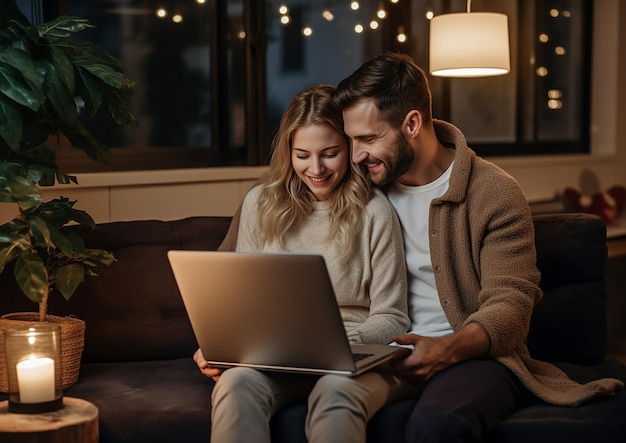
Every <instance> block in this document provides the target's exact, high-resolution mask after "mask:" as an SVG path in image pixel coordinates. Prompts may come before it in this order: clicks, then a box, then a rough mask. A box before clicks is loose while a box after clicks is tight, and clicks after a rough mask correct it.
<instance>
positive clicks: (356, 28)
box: [354, 23, 363, 34]
mask: <svg viewBox="0 0 626 443" xmlns="http://www.w3.org/2000/svg"><path fill="white" fill-rule="evenodd" d="M354 32H356V33H357V34H360V33H361V32H363V25H362V24H361V23H357V24H356V25H354Z"/></svg>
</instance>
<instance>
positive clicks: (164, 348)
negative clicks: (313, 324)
mask: <svg viewBox="0 0 626 443" xmlns="http://www.w3.org/2000/svg"><path fill="white" fill-rule="evenodd" d="M229 223H230V218H228V217H193V218H188V219H184V220H178V221H169V222H162V221H133V222H116V223H105V224H101V225H99V226H98V229H97V230H95V231H86V230H84V229H82V228H81V227H73V228H72V229H76V230H78V231H80V233H81V235H83V236H84V238H85V240H86V243H87V245H88V246H89V247H98V248H105V249H108V250H111V251H113V252H114V253H115V255H116V258H117V262H116V263H114V264H113V265H111V266H110V267H108V268H102V269H100V270H99V276H98V277H94V278H89V279H88V280H86V281H85V282H84V283H83V284H82V285H81V286H80V287H79V289H78V291H77V292H76V294H75V295H74V296H73V297H72V298H71V299H70V301H69V302H66V301H65V300H64V299H63V298H62V297H60V296H58V294H56V296H53V297H51V303H50V308H49V311H50V313H51V314H55V315H75V316H77V317H79V318H82V319H83V320H85V321H86V324H87V330H86V339H85V350H84V353H83V359H82V366H81V372H80V377H79V380H78V383H77V384H76V385H75V386H73V387H71V388H69V389H67V390H66V391H65V392H64V395H66V396H70V397H79V398H83V399H86V400H89V401H91V402H92V403H94V404H95V405H96V406H97V407H98V409H99V415H100V442H101V443H122V442H124V443H135V442H144V441H145V442H148V441H149V442H151V443H160V442H187V443H195V442H198V443H199V442H203V443H206V442H208V441H209V433H210V405H211V401H210V396H211V389H212V385H213V382H212V381H211V380H209V379H207V378H205V377H204V376H202V375H200V373H199V372H198V370H197V368H196V366H195V363H194V362H193V361H192V359H191V355H192V354H193V352H194V351H195V350H196V348H197V345H196V342H195V339H194V336H193V333H192V330H191V327H190V325H189V322H188V319H187V316H186V313H185V310H184V307H183V304H182V302H181V299H180V296H179V294H178V290H177V287H176V284H175V281H174V279H173V276H172V274H171V271H170V268H169V265H168V262H167V258H166V252H167V251H168V250H170V249H216V248H217V247H218V245H219V244H220V242H221V240H222V238H223V237H224V235H225V233H226V231H227V229H228V226H229ZM535 228H536V243H537V251H538V266H539V268H540V270H541V271H542V282H541V286H542V289H543V290H544V299H543V301H542V302H541V303H540V304H539V305H538V306H537V308H536V310H535V314H534V317H533V320H532V324H531V330H530V334H529V337H528V344H529V348H530V349H531V353H532V354H533V355H534V356H535V357H536V358H540V359H543V360H547V361H552V362H556V363H557V364H558V365H559V366H560V367H561V368H562V369H564V370H565V371H566V372H567V373H569V374H570V376H571V377H572V378H574V379H577V380H580V381H584V380H589V379H593V378H600V377H616V378H620V379H621V380H624V381H626V367H625V366H624V365H622V364H620V363H618V362H617V361H605V356H604V355H605V354H604V351H605V344H606V285H605V279H604V273H605V267H606V238H605V237H606V233H605V226H604V224H603V222H602V221H601V220H600V219H599V218H597V217H594V216H589V215H582V214H559V215H547V216H546V215H544V216H536V217H535ZM0 288H1V289H0V290H1V294H0V314H5V313H8V312H17V311H25V310H26V311H33V310H36V306H35V305H33V304H32V303H31V302H29V301H28V300H27V299H26V297H24V296H22V295H21V294H19V293H18V290H17V288H16V286H15V284H14V282H13V278H12V276H11V270H10V269H6V270H5V272H3V273H2V274H0ZM4 398H6V396H4V397H2V396H1V395H0V399H4ZM414 403H415V400H403V401H399V402H396V403H393V404H391V405H388V406H387V407H385V408H384V409H383V410H382V411H380V412H379V413H378V414H377V415H376V416H375V417H374V418H373V419H372V420H371V422H370V424H369V426H368V441H370V442H400V441H403V430H404V426H405V423H406V421H407V418H408V416H409V414H410V412H411V410H412V408H413V405H414ZM305 413H306V405H305V404H304V403H299V404H294V405H291V406H289V407H287V408H285V409H283V410H281V411H279V412H278V413H277V415H276V416H275V417H274V418H273V420H272V423H271V426H272V435H273V441H275V442H289V443H296V442H301V441H302V442H304V441H305V437H304V432H303V423H304V416H305ZM625 439H626V391H620V392H618V393H617V394H616V395H614V396H612V397H609V398H602V399H597V400H593V401H591V402H589V403H587V404H584V405H582V406H580V407H576V408H570V407H558V406H552V405H548V404H545V403H542V402H540V401H537V402H535V403H534V404H532V405H529V406H528V407H525V408H523V409H521V410H519V411H517V412H515V413H514V414H512V415H511V416H510V417H508V418H507V419H506V420H505V421H504V422H503V423H501V424H500V425H499V426H498V427H497V428H496V429H494V430H493V432H492V433H491V435H490V438H489V441H492V442H508V443H513V442H532V443H540V442H550V443H554V442H570V443H571V442H596V441H597V442H620V443H621V442H623V441H625Z"/></svg>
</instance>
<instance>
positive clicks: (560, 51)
mask: <svg viewBox="0 0 626 443" xmlns="http://www.w3.org/2000/svg"><path fill="white" fill-rule="evenodd" d="M554 53H555V54H556V55H565V48H564V47H563V46H557V47H556V48H554Z"/></svg>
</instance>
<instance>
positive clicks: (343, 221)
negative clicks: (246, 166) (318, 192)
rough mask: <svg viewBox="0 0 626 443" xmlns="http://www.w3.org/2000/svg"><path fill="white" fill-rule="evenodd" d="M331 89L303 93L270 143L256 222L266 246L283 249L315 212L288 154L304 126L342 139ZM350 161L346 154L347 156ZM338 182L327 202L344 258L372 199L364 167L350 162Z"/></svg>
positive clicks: (340, 122)
mask: <svg viewBox="0 0 626 443" xmlns="http://www.w3.org/2000/svg"><path fill="white" fill-rule="evenodd" d="M334 90H335V88H334V87H333V86H329V85H320V86H315V87H312V88H308V89H304V90H303V91H301V92H300V93H298V95H296V96H295V97H294V98H293V99H292V100H291V102H290V103H289V105H288V106H287V109H286V110H285V113H284V114H283V116H282V118H281V121H280V127H279V129H278V133H277V134H276V136H275V137H274V140H273V143H272V157H271V160H270V165H269V170H268V172H267V173H266V175H265V177H264V180H263V183H262V185H261V186H262V190H261V195H260V199H259V206H258V220H259V224H260V228H261V232H262V235H263V236H264V240H265V241H266V242H270V241H278V242H279V244H280V245H281V246H282V247H285V242H284V240H285V238H286V236H287V235H288V234H289V232H290V230H292V229H295V228H297V227H298V225H299V224H300V223H301V221H302V220H303V219H304V218H305V217H307V216H308V215H309V214H310V213H311V212H312V211H313V208H314V202H315V201H316V198H315V196H314V194H313V193H312V192H311V191H310V190H309V188H308V186H307V185H306V184H305V183H304V182H303V181H302V180H301V179H300V177H298V175H297V174H296V172H295V171H294V169H293V167H292V164H291V148H292V146H291V145H292V142H293V138H294V134H295V132H296V131H297V130H298V129H299V128H302V127H303V126H307V125H328V126H330V127H331V128H332V129H334V130H335V131H337V132H339V133H340V134H342V135H344V137H345V138H346V143H348V146H349V140H348V138H347V136H345V133H344V132H343V117H342V114H341V111H340V110H339V109H338V108H337V107H336V106H335V105H334V104H333V101H332V93H333V91H334ZM348 155H350V153H348ZM348 164H349V167H348V171H347V173H346V175H345V176H344V178H343V179H342V181H341V182H340V183H339V184H338V185H337V187H336V188H335V189H334V190H333V192H332V194H331V196H330V198H329V199H328V202H329V205H330V211H329V214H330V224H331V226H333V227H334V229H331V230H330V235H331V236H333V237H334V239H333V240H335V242H336V244H337V246H338V251H341V253H342V254H343V255H344V257H346V256H348V255H349V254H350V252H352V250H353V247H354V242H355V239H356V234H357V233H358V232H359V230H360V229H361V226H362V220H363V215H364V213H365V205H366V204H367V202H368V201H369V200H370V198H371V196H372V192H373V191H372V186H371V184H370V181H369V179H368V178H367V176H366V174H365V171H364V170H363V169H362V166H359V165H355V164H354V163H353V162H352V161H348Z"/></svg>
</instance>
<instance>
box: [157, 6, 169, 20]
mask: <svg viewBox="0 0 626 443" xmlns="http://www.w3.org/2000/svg"><path fill="white" fill-rule="evenodd" d="M156 16H157V17H159V18H165V17H167V9H165V8H159V9H157V10H156Z"/></svg>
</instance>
